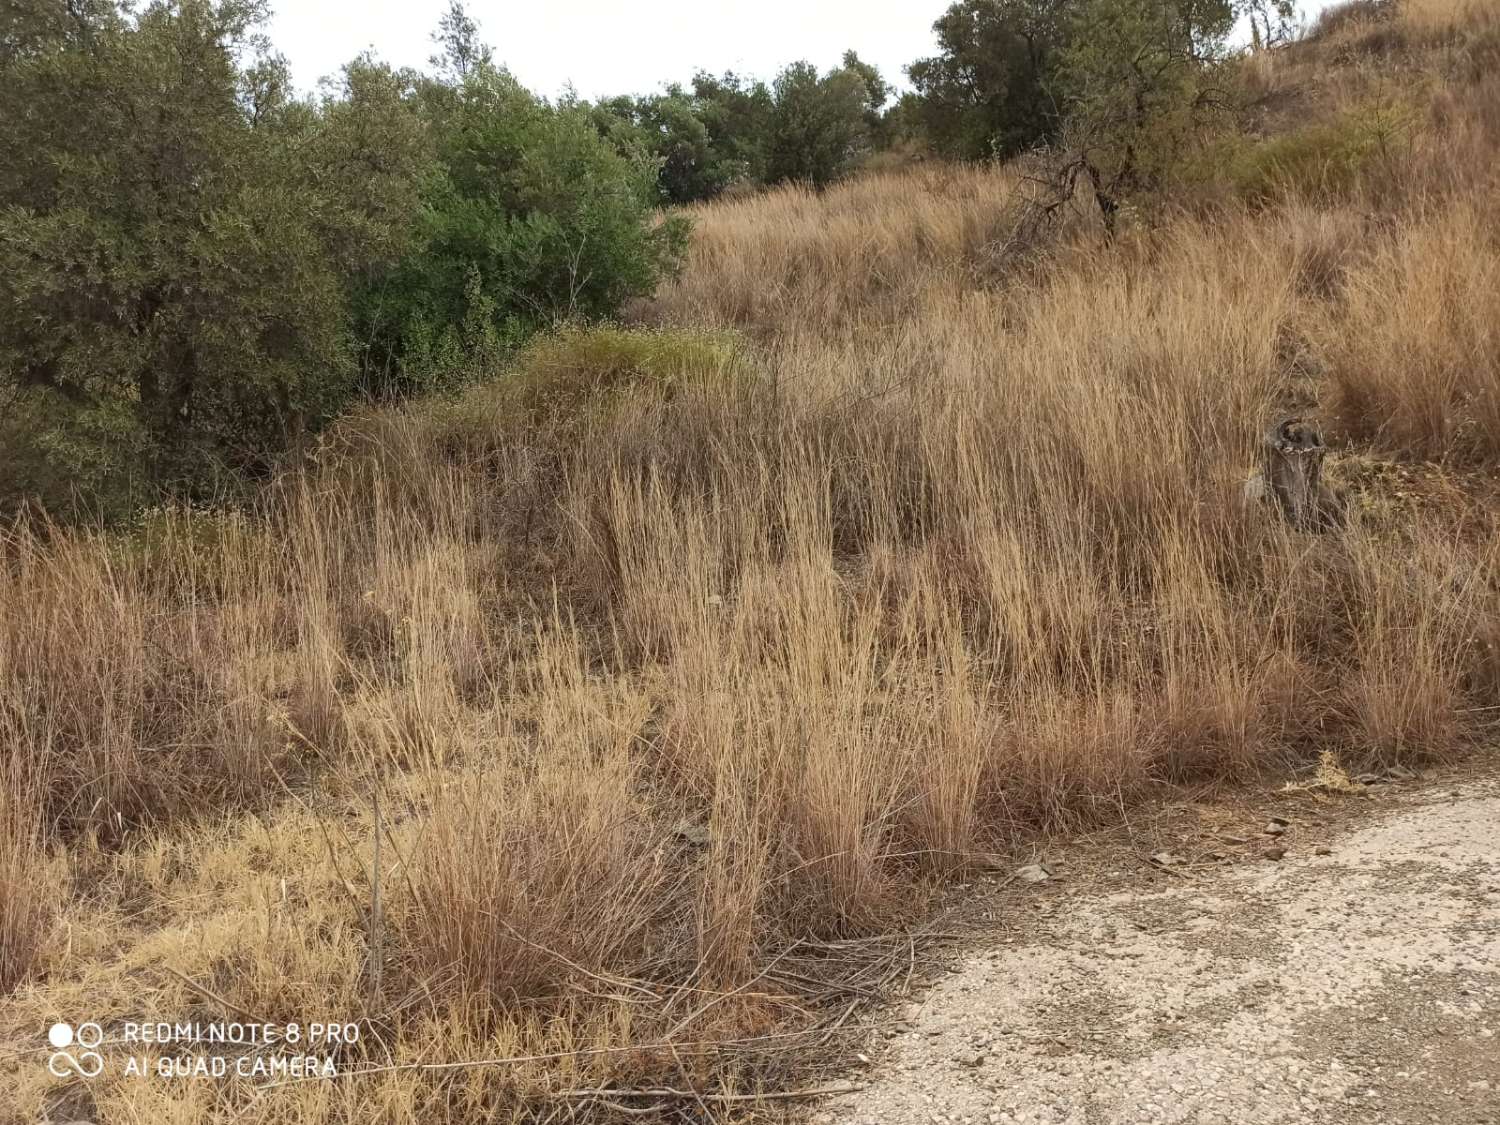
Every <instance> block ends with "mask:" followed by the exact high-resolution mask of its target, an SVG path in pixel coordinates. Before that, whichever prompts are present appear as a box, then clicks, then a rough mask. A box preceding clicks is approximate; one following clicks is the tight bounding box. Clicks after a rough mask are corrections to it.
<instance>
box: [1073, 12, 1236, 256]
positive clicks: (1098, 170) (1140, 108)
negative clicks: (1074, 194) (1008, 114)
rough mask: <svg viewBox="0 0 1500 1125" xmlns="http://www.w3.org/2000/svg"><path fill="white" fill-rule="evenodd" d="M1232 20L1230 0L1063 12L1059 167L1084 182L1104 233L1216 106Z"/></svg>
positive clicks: (1158, 182) (1159, 177)
mask: <svg viewBox="0 0 1500 1125" xmlns="http://www.w3.org/2000/svg"><path fill="white" fill-rule="evenodd" d="M1237 15H1238V10H1237V9H1236V7H1235V4H1234V3H1233V0H1079V3H1077V4H1076V5H1075V6H1074V7H1073V8H1072V9H1071V10H1070V11H1069V13H1068V19H1067V26H1066V38H1065V43H1064V45H1063V46H1062V47H1061V48H1060V49H1059V51H1058V60H1057V75H1056V78H1055V88H1056V90H1057V95H1058V99H1059V101H1060V103H1061V104H1062V106H1063V108H1064V110H1065V113H1066V119H1067V135H1066V136H1065V138H1064V148H1065V151H1066V156H1067V163H1066V165H1065V167H1066V168H1068V169H1070V170H1071V173H1070V174H1076V173H1082V174H1084V175H1086V176H1087V178H1088V180H1089V182H1090V184H1091V186H1092V188H1093V191H1094V194H1095V197H1096V199H1097V200H1098V202H1099V206H1100V209H1101V211H1102V212H1103V214H1104V218H1105V222H1106V224H1107V225H1109V226H1111V229H1112V226H1113V219H1114V215H1115V213H1116V211H1117V210H1118V208H1119V206H1120V204H1121V203H1122V202H1123V200H1125V199H1126V198H1128V197H1129V196H1131V195H1133V194H1136V193H1138V192H1141V191H1147V190H1154V189H1158V188H1160V187H1161V186H1162V185H1163V184H1164V183H1165V182H1166V180H1167V178H1168V177H1169V176H1170V174H1171V171H1172V169H1173V168H1174V167H1175V166H1176V164H1177V162H1178V161H1179V159H1180V157H1181V156H1182V154H1183V152H1184V150H1185V148H1186V146H1187V145H1188V144H1190V143H1191V141H1192V140H1193V137H1194V135H1195V133H1196V131H1197V130H1198V128H1199V127H1200V126H1201V124H1202V123H1203V121H1204V118H1205V116H1206V115H1208V114H1212V113H1214V112H1216V111H1217V110H1218V109H1219V108H1220V107H1221V106H1222V104H1223V100H1222V97H1221V95H1220V93H1219V91H1218V89H1217V87H1216V84H1215V83H1216V78H1217V72H1216V65H1217V64H1218V63H1220V62H1222V61H1223V59H1224V57H1225V53H1226V46H1225V44H1226V40H1227V38H1228V35H1229V32H1230V31H1231V30H1232V29H1233V27H1234V23H1235V19H1236V17H1237Z"/></svg>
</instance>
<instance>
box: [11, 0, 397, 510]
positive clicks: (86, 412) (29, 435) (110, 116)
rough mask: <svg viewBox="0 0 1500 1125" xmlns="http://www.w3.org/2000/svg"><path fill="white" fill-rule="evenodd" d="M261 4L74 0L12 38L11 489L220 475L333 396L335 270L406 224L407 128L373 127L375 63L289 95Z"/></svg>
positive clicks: (338, 341)
mask: <svg viewBox="0 0 1500 1125" xmlns="http://www.w3.org/2000/svg"><path fill="white" fill-rule="evenodd" d="M20 7H21V8H22V9H23V10H25V9H32V10H34V11H35V12H36V13H43V12H44V11H46V10H50V9H51V8H53V7H56V5H50V4H47V3H45V0H23V3H22V4H21V5H20ZM263 16H264V9H263V7H262V5H261V4H260V3H258V2H255V0H218V2H214V0H177V2H174V3H167V2H165V0H161V2H157V3H152V4H150V5H148V6H147V7H146V8H144V9H143V10H142V11H141V12H140V14H139V15H138V16H136V17H133V18H132V17H129V16H127V15H126V14H125V13H124V12H123V11H121V10H118V9H116V8H115V6H114V5H111V4H99V3H96V4H92V5H88V4H79V5H76V6H75V7H74V8H73V9H72V14H71V15H70V17H69V18H68V19H66V20H59V21H55V22H49V21H46V20H43V19H40V18H38V19H37V20H35V21H33V22H31V23H29V24H27V23H22V24H21V25H20V26H21V27H22V28H23V29H29V30H24V32H23V34H21V35H15V36H8V37H7V38H6V40H5V42H6V44H7V46H6V50H5V51H4V52H3V57H0V147H3V149H4V151H5V152H6V154H7V155H6V159H5V161H4V162H3V165H0V305H3V306H4V307H5V308H6V310H7V314H6V316H5V317H4V318H3V319H0V395H4V396H6V397H8V398H11V399H13V400H15V403H14V409H15V411H16V412H18V413H19V414H20V415H21V416H23V417H24V418H25V419H26V432H24V433H23V434H19V435H15V434H12V435H7V436H11V437H15V438H19V439H20V441H21V442H23V443H24V445H25V449H24V450H23V451H18V452H13V453H12V454H11V459H12V460H14V461H15V462H18V465H17V467H16V471H17V473H18V476H19V477H20V478H21V479H20V480H18V481H13V482H10V484H9V487H8V488H7V489H5V491H9V492H16V491H20V490H22V489H25V490H28V491H32V492H41V493H43V494H45V495H46V496H47V497H48V498H50V499H54V500H56V499H58V498H60V497H61V496H64V495H67V494H68V493H71V492H74V491H76V492H79V493H82V494H85V495H90V496H92V497H94V498H96V499H97V500H98V501H100V502H101V503H103V504H105V505H106V506H108V507H116V506H120V505H125V504H129V503H132V502H134V501H135V500H136V499H138V498H139V497H142V496H144V495H147V494H149V493H150V492H152V491H155V490H159V489H163V488H171V489H174V490H177V491H185V492H191V493H197V494H205V493H212V492H216V491H219V490H222V489H223V488H225V487H229V486H230V485H231V484H232V482H233V480H234V479H236V478H237V477H238V476H239V475H240V474H242V473H243V472H245V471H247V470H255V469H258V468H263V467H264V466H265V465H266V464H267V461H268V458H269V457H270V456H272V455H274V453H275V451H277V450H278V449H281V448H284V447H285V446H286V444H287V443H288V442H290V441H294V440H295V439H296V438H297V436H298V435H299V434H301V433H304V432H306V431H308V430H309V429H311V428H313V427H315V426H317V425H318V424H320V422H321V421H322V420H324V419H326V418H327V417H329V416H330V415H331V414H332V413H333V412H334V411H336V410H337V409H338V408H339V407H340V405H341V404H342V403H343V401H344V399H345V397H346V396H347V394H348V392H349V389H350V387H351V386H352V374H353V367H352V364H351V361H350V353H349V349H348V346H347V345H348V339H347V318H346V315H345V303H344V287H345V278H346V276H347V275H348V274H349V273H350V272H352V271H359V270H362V269H367V268H370V267H372V266H375V265H378V264H379V263H380V261H381V260H382V259H384V258H387V257H389V256H391V255H393V254H394V253H395V251H396V250H397V248H398V247H399V246H400V245H401V243H402V233H401V232H402V228H403V226H404V223H405V219H404V217H403V216H404V213H405V212H406V211H407V210H409V209H410V207H411V206H412V204H413V203H414V201H415V193H414V192H413V191H411V190H410V189H409V185H411V184H412V183H413V176H412V168H413V167H415V166H416V165H417V164H418V163H420V155H419V148H420V145H419V140H418V137H417V136H416V134H415V132H412V131H408V133H407V134H405V135H402V132H401V128H400V126H399V124H397V125H393V126H392V127H389V128H386V129H384V130H381V131H379V132H378V133H377V132H375V131H373V130H369V129H367V128H366V126H367V124H368V119H369V118H370V117H371V116H372V115H378V114H380V113H381V112H382V110H383V102H384V101H385V100H386V95H387V94H388V92H389V91H388V87H389V86H390V85H391V84H392V82H393V81H394V76H392V75H391V74H390V72H389V71H386V70H383V69H382V68H378V67H374V66H372V65H363V64H361V65H360V66H357V67H354V68H351V70H350V72H349V74H348V75H347V76H346V83H345V86H344V89H343V90H342V92H341V93H340V95H339V97H338V108H337V111H336V112H335V111H330V112H323V111H321V110H320V108H319V107H318V106H316V105H313V104H310V103H307V102H302V101H298V100H295V99H293V98H292V97H291V96H290V95H289V93H288V90H289V86H290V84H289V81H288V79H287V75H286V72H285V70H284V67H283V65H282V64H281V63H280V61H279V60H277V59H274V58H270V57H265V56H255V55H253V54H252V52H253V51H254V50H255V49H256V47H257V43H258V41H257V40H256V39H255V38H254V36H253V35H252V34H251V29H252V27H253V25H254V24H255V22H256V21H257V20H259V19H261V18H263ZM246 55H249V56H250V61H249V64H248V65H246V66H241V65H240V61H239V60H240V58H241V57H243V56H246ZM85 104H86V105H87V107H88V108H87V111H86V112H80V110H79V107H80V105H85Z"/></svg>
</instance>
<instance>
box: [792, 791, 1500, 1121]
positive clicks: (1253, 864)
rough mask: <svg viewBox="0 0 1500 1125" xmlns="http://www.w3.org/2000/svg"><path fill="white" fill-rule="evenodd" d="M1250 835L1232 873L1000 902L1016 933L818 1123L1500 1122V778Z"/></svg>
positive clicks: (1125, 875) (1133, 876) (936, 1001)
mask: <svg viewBox="0 0 1500 1125" xmlns="http://www.w3.org/2000/svg"><path fill="white" fill-rule="evenodd" d="M1266 828H1270V829H1271V831H1272V832H1273V833H1275V832H1276V829H1275V828H1274V827H1273V826H1271V825H1270V824H1266V825H1265V827H1264V828H1263V827H1262V826H1261V825H1260V824H1258V823H1257V824H1252V825H1250V826H1249V833H1250V835H1251V836H1253V837H1255V838H1254V839H1247V838H1245V837H1244V836H1241V837H1233V836H1228V834H1227V830H1226V831H1225V836H1226V838H1227V839H1229V840H1230V841H1231V842H1232V844H1234V845H1240V846H1241V847H1240V852H1241V854H1240V855H1239V856H1238V857H1233V858H1234V859H1235V861H1233V862H1219V863H1209V864H1200V863H1196V862H1192V861H1187V862H1185V864H1184V866H1182V867H1181V868H1175V867H1174V868H1173V869H1172V870H1170V871H1156V870H1152V869H1149V868H1145V867H1144V866H1140V867H1138V869H1137V870H1135V871H1118V872H1111V873H1109V874H1111V875H1114V876H1117V877H1118V878H1116V879H1114V880H1109V879H1105V880H1102V881H1095V882H1094V885H1092V886H1087V885H1083V883H1080V882H1076V881H1073V880H1069V879H1066V878H1064V879H1061V880H1048V881H1047V882H1044V883H1040V884H1037V885H1035V886H1026V887H1024V888H1022V887H1021V886H1019V885H1017V886H1014V887H1010V888H1007V890H1006V894H1007V895H1008V896H1010V898H1009V899H1008V900H1007V901H1009V902H1011V903H1012V909H1013V910H1014V909H1016V907H1015V905H1014V904H1015V903H1016V902H1018V901H1019V902H1021V903H1023V904H1024V903H1026V902H1027V901H1028V900H1029V901H1030V905H1031V906H1032V907H1034V908H1035V909H1033V910H1030V911H1029V912H1028V913H1030V914H1034V915H1035V917H1032V918H1029V919H1028V921H1027V924H1026V925H1025V926H1023V927H1021V928H1020V930H1018V931H1017V932H1016V933H1015V935H1014V936H1013V937H1012V938H1011V940H1009V941H1008V942H1006V943H1005V944H1002V945H1000V946H999V947H998V948H994V949H990V950H988V951H983V952H979V953H977V954H974V955H971V956H969V957H968V958H966V960H965V961H964V962H963V964H962V965H961V967H960V968H959V970H958V971H956V972H954V973H953V974H951V975H948V976H946V977H944V978H943V979H941V980H940V981H939V982H938V983H937V984H936V985H935V986H934V987H933V988H931V989H930V990H929V991H927V992H926V994H925V995H924V996H922V998H921V999H920V1001H919V1002H915V1003H913V1004H911V1005H910V1006H909V1007H908V1009H907V1010H906V1011H904V1012H898V1013H896V1023H895V1024H894V1026H893V1028H892V1030H891V1031H890V1032H888V1033H887V1035H888V1038H887V1040H886V1042H885V1044H884V1046H885V1050H884V1051H882V1052H880V1053H879V1055H878V1057H877V1059H876V1061H875V1063H874V1065H873V1067H872V1068H871V1069H870V1070H869V1072H867V1073H866V1074H864V1075H862V1076H859V1078H858V1079H857V1080H858V1081H862V1082H865V1083H867V1085H866V1088H865V1089H864V1090H863V1091H861V1092H858V1093H855V1094H850V1095H846V1096H844V1097H841V1098H839V1099H837V1100H834V1101H830V1102H828V1103H827V1104H825V1105H824V1106H823V1107H821V1108H820V1109H819V1110H816V1111H814V1114H813V1120H814V1121H815V1122H817V1123H818V1125H867V1123H868V1125H908V1123H918V1122H975V1123H991V1122H1006V1123H1019V1122H1036V1123H1041V1122H1047V1123H1055V1125H1114V1123H1123V1122H1172V1123H1178V1122H1181V1123H1192V1125H1200V1123H1201V1125H1208V1123H1234V1125H1277V1123H1282V1122H1288V1123H1290V1122H1307V1123H1309V1125H1312V1123H1319V1125H1321V1123H1324V1122H1334V1123H1354V1122H1359V1123H1371V1125H1373V1123H1380V1125H1387V1123H1390V1125H1415V1123H1418V1122H1422V1123H1426V1122H1432V1123H1440V1125H1481V1123H1489V1125H1500V783H1497V782H1495V781H1493V780H1489V781H1482V782H1474V781H1470V782H1467V783H1465V784H1462V785H1460V786H1458V787H1456V788H1455V787H1454V786H1453V785H1452V784H1451V783H1449V784H1446V785H1444V786H1443V787H1441V788H1436V787H1433V786H1430V785H1425V784H1420V785H1414V786H1412V787H1411V791H1410V792H1407V793H1402V794H1400V795H1398V796H1395V797H1394V798H1393V799H1390V800H1387V801H1384V802H1383V803H1382V805H1381V807H1380V808H1379V809H1378V811H1376V812H1375V813H1374V814H1373V816H1372V817H1371V818H1370V819H1363V820H1356V821H1355V823H1354V825H1352V826H1351V825H1349V824H1347V823H1346V824H1345V827H1344V828H1343V829H1342V830H1340V831H1335V832H1334V833H1333V834H1332V835H1329V834H1328V833H1326V832H1325V833H1322V834H1321V838H1318V837H1319V834H1318V832H1317V830H1316V829H1313V828H1307V827H1305V826H1304V825H1302V824H1301V823H1299V817H1298V816H1297V815H1296V814H1292V815H1290V816H1289V817H1288V825H1287V827H1286V828H1285V830H1284V831H1283V832H1280V833H1278V834H1276V835H1275V836H1274V837H1273V836H1270V835H1267V836H1266V837H1265V839H1264V840H1262V839H1261V838H1260V837H1261V835H1262V834H1263V833H1265V830H1266ZM1351 829H1352V830H1351ZM1237 830H1238V831H1241V832H1243V831H1244V829H1243V828H1240V829H1237ZM1315 839H1316V840H1317V842H1316V846H1315V844H1314V840H1315ZM1272 841H1274V842H1275V843H1276V844H1280V845H1284V846H1285V849H1286V853H1285V856H1284V858H1282V859H1280V860H1279V861H1277V860H1274V859H1270V858H1267V857H1266V856H1265V854H1264V853H1265V852H1266V851H1269V850H1271V849H1270V848H1269V847H1266V846H1265V844H1267V843H1269V842H1272ZM1245 845H1248V849H1247V848H1246V847H1245ZM1226 846H1229V845H1226ZM1216 858H1230V857H1216ZM1066 871H1067V868H1066V867H1064V868H1062V869H1061V872H1060V873H1065V872H1066Z"/></svg>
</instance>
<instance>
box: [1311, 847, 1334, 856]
mask: <svg viewBox="0 0 1500 1125" xmlns="http://www.w3.org/2000/svg"><path fill="white" fill-rule="evenodd" d="M1332 854H1333V849H1332V848H1330V847H1329V846H1328V845H1327V844H1319V845H1318V846H1317V847H1315V848H1314V849H1313V855H1332Z"/></svg>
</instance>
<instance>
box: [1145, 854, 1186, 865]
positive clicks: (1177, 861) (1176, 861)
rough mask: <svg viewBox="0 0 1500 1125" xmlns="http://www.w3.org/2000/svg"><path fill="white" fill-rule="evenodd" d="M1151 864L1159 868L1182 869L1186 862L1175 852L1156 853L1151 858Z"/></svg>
mask: <svg viewBox="0 0 1500 1125" xmlns="http://www.w3.org/2000/svg"><path fill="white" fill-rule="evenodd" d="M1151 862H1152V863H1154V864H1156V866H1158V867H1180V866H1182V864H1183V863H1184V862H1185V861H1184V860H1183V858H1182V857H1181V856H1180V855H1177V854H1176V853H1175V852H1156V853H1155V854H1153V855H1152V856H1151Z"/></svg>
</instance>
